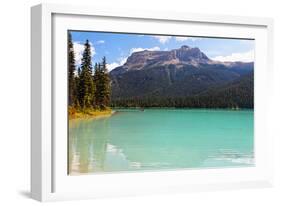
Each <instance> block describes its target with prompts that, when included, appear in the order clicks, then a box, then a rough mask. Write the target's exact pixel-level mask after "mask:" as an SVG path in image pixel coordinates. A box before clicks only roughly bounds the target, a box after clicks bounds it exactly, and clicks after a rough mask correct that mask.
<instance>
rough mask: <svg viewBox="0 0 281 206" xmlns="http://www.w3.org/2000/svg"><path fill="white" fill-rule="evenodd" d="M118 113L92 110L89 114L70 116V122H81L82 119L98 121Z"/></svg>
mask: <svg viewBox="0 0 281 206" xmlns="http://www.w3.org/2000/svg"><path fill="white" fill-rule="evenodd" d="M115 113H116V111H115V110H111V109H108V110H91V111H87V112H75V113H73V114H68V120H69V121H71V120H79V119H80V120H81V119H98V118H105V117H111V116H112V115H114V114H115Z"/></svg>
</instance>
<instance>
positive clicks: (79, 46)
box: [73, 42, 96, 65]
mask: <svg viewBox="0 0 281 206" xmlns="http://www.w3.org/2000/svg"><path fill="white" fill-rule="evenodd" d="M90 45H91V54H92V57H93V56H94V55H95V54H96V50H95V47H94V45H93V44H92V43H91V42H90ZM73 49H74V54H75V63H76V65H80V64H81V60H82V57H83V52H84V49H85V47H84V44H83V43H81V42H73Z"/></svg>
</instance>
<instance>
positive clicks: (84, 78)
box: [68, 33, 112, 119]
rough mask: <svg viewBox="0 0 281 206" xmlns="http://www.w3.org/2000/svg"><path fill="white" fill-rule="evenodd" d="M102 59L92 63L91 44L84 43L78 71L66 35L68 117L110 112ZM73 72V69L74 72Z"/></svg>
mask: <svg viewBox="0 0 281 206" xmlns="http://www.w3.org/2000/svg"><path fill="white" fill-rule="evenodd" d="M106 65H107V63H106V58H105V57H103V59H102V61H101V62H100V63H95V65H94V68H93V66H92V55H91V45H90V43H89V41H88V40H86V42H85V44H84V52H83V57H82V60H81V65H79V68H78V71H77V70H76V64H75V53H74V49H73V42H72V37H71V34H70V33H69V34H68V114H69V118H70V119H74V118H90V117H98V116H104V115H110V114H112V110H111V109H110V95H111V88H110V78H109V74H108V70H107V68H106ZM76 71H77V72H76Z"/></svg>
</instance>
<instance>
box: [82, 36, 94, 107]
mask: <svg viewBox="0 0 281 206" xmlns="http://www.w3.org/2000/svg"><path fill="white" fill-rule="evenodd" d="M84 46H85V49H84V52H83V57H82V63H81V74H80V78H79V79H80V80H79V104H80V106H81V107H82V108H83V109H86V108H92V107H93V106H94V96H95V95H94V94H95V85H94V81H93V77H92V59H91V56H92V55H91V45H90V43H89V40H86V43H85V44H84Z"/></svg>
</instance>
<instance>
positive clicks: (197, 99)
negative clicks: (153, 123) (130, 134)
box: [111, 72, 254, 109]
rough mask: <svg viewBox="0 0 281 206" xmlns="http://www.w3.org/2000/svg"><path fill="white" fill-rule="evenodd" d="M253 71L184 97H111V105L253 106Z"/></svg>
mask: <svg viewBox="0 0 281 206" xmlns="http://www.w3.org/2000/svg"><path fill="white" fill-rule="evenodd" d="M253 75H254V74H253V72H251V73H249V74H246V75H244V76H242V77H241V78H239V79H237V80H235V81H233V82H231V83H227V84H225V85H220V86H217V87H213V88H210V89H208V90H207V91H204V92H202V93H201V94H198V95H193V96H186V97H159V96H156V95H155V96H150V97H135V98H122V99H121V98H120V99H118V98H116V99H112V103H111V105H112V107H144V108H145V107H175V108H231V109H238V108H247V109H252V108H254V77H253Z"/></svg>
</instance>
